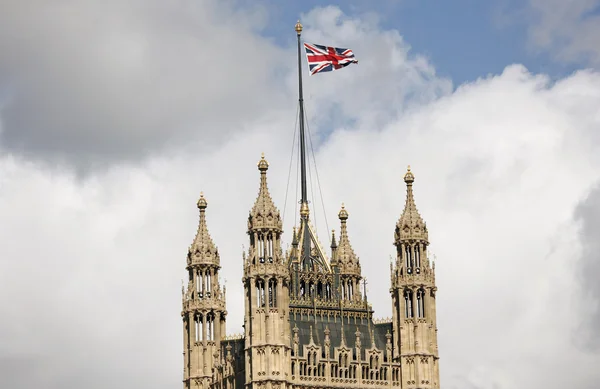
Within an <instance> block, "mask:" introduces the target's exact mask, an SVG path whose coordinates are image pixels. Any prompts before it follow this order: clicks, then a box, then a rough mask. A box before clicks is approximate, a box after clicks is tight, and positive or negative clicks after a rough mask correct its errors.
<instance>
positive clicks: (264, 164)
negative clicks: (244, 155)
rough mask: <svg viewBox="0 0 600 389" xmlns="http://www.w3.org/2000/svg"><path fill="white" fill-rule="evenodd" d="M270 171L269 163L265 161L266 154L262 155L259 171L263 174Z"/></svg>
mask: <svg viewBox="0 0 600 389" xmlns="http://www.w3.org/2000/svg"><path fill="white" fill-rule="evenodd" d="M268 169H269V162H267V160H266V159H265V153H261V156H260V161H258V170H260V172H261V173H263V172H266V171H267V170H268Z"/></svg>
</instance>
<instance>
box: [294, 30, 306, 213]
mask: <svg viewBox="0 0 600 389" xmlns="http://www.w3.org/2000/svg"><path fill="white" fill-rule="evenodd" d="M296 33H297V35H298V89H299V91H298V103H299V104H300V121H299V123H300V180H301V188H302V194H301V199H300V203H301V204H302V206H301V208H300V210H301V211H300V212H301V213H302V210H303V208H304V204H306V206H308V196H307V189H306V145H305V135H304V95H303V93H302V43H301V42H300V35H301V34H302V24H300V21H299V20H298V23H296ZM306 210H308V207H307V208H306ZM304 216H306V217H308V213H306V215H303V217H304Z"/></svg>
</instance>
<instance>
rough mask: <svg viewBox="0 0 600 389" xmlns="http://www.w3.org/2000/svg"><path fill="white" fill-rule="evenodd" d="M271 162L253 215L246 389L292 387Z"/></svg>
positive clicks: (247, 263) (263, 171)
mask: <svg viewBox="0 0 600 389" xmlns="http://www.w3.org/2000/svg"><path fill="white" fill-rule="evenodd" d="M268 168H269V164H268V163H267V161H266V160H265V158H264V155H263V156H262V158H261V160H260V161H259V162H258V170H259V171H260V189H259V193H258V198H257V199H256V202H255V203H254V206H253V208H252V210H251V211H250V216H249V217H248V235H249V238H250V247H249V250H248V254H247V256H246V255H244V276H243V279H242V282H243V284H244V292H245V317H244V330H245V331H244V332H245V349H246V358H245V360H246V364H245V370H246V374H245V375H246V380H245V386H246V388H264V389H271V388H277V389H284V388H287V387H290V385H289V379H290V322H289V312H288V311H289V281H290V274H289V270H288V266H287V263H286V260H285V257H284V256H283V253H282V250H281V234H282V232H283V231H282V221H281V217H280V215H279V210H278V209H277V208H276V207H275V204H274V203H273V200H272V199H271V195H270V194H269V189H268V187H267V170H268Z"/></svg>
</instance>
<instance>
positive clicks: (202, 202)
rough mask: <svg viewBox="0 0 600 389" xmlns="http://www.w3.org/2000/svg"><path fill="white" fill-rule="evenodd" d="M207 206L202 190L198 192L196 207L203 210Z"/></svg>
mask: <svg viewBox="0 0 600 389" xmlns="http://www.w3.org/2000/svg"><path fill="white" fill-rule="evenodd" d="M207 206H208V203H207V202H206V199H205V198H204V192H200V198H199V199H198V208H199V209H200V210H201V211H203V210H205V209H206V207H207Z"/></svg>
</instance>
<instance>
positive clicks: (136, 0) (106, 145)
mask: <svg viewBox="0 0 600 389" xmlns="http://www.w3.org/2000/svg"><path fill="white" fill-rule="evenodd" d="M177 4H178V6H174V5H173V4H171V3H165V2H162V1H158V0H151V1H141V0H132V1H126V2H124V1H102V2H79V1H70V0H61V1H53V2H47V1H3V2H1V3H0V52H1V53H2V55H0V96H1V97H2V98H1V99H0V123H1V127H0V128H1V129H2V133H1V138H0V144H1V145H2V146H3V147H4V148H5V150H8V151H11V152H16V153H21V154H25V155H27V156H29V157H34V158H41V159H54V160H59V161H66V162H67V163H70V164H71V163H76V164H85V165H93V164H96V163H102V162H106V161H119V160H132V159H133V160H137V159H138V158H140V157H144V156H147V155H150V154H151V153H152V152H154V151H156V150H164V149H166V148H169V147H170V146H180V145H182V144H186V143H194V142H200V146H199V148H200V150H201V151H206V150H207V149H208V147H209V146H211V145H215V144H216V143H218V142H222V141H223V140H226V139H228V138H229V137H231V136H232V135H233V134H235V133H237V132H239V131H240V130H242V129H243V126H244V125H245V124H247V123H249V122H252V121H253V120H255V119H257V118H259V117H260V116H261V115H262V114H264V112H265V110H266V109H267V108H269V107H270V108H275V109H277V108H278V107H282V103H281V102H282V101H283V102H285V101H291V100H289V99H281V98H280V96H281V93H282V92H281V88H276V87H275V86H276V85H277V81H278V79H277V76H274V74H278V73H279V74H285V72H283V73H282V72H281V70H285V67H284V66H283V65H282V64H283V63H284V62H283V61H282V58H285V57H286V55H287V54H285V53H282V52H281V50H280V49H278V48H277V47H275V46H274V45H272V44H271V43H270V42H268V41H266V40H263V39H260V38H259V37H258V36H257V34H256V33H255V31H254V30H255V29H256V27H254V26H253V24H256V25H258V26H260V25H261V20H262V19H263V16H262V15H261V14H260V13H254V14H252V13H250V14H245V13H244V12H237V11H234V10H233V9H231V8H230V6H231V5H232V3H230V2H219V1H212V0H202V1H194V2H179V3H177ZM288 63H292V61H288ZM283 107H284V108H290V107H286V106H285V105H284V106H283ZM291 108H293V105H292V107H291Z"/></svg>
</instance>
